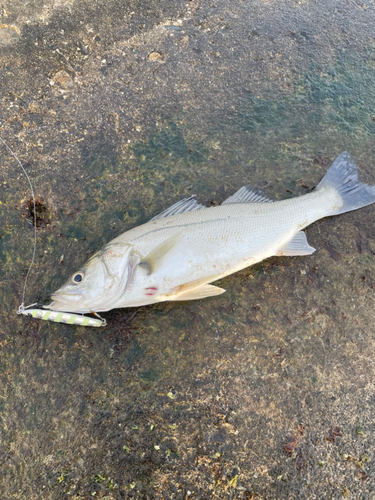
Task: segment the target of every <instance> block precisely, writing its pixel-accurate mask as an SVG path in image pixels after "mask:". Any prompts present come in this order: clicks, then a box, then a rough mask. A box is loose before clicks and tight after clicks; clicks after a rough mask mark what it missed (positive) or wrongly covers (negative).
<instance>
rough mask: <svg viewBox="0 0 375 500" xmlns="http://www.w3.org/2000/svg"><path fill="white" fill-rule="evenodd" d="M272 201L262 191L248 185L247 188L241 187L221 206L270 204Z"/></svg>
mask: <svg viewBox="0 0 375 500" xmlns="http://www.w3.org/2000/svg"><path fill="white" fill-rule="evenodd" d="M273 201H274V200H272V199H271V198H269V197H268V196H267V195H266V193H265V192H264V191H262V190H261V189H258V188H256V187H254V186H251V185H250V184H249V185H248V186H243V187H242V188H240V189H239V190H238V191H236V192H235V193H234V194H233V195H232V196H230V197H229V198H227V199H226V200H225V201H223V203H222V205H229V204H231V203H271V202H273Z"/></svg>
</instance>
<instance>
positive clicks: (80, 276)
mask: <svg viewBox="0 0 375 500" xmlns="http://www.w3.org/2000/svg"><path fill="white" fill-rule="evenodd" d="M83 277H84V274H83V272H82V271H79V272H78V273H74V274H73V276H72V277H71V278H70V281H71V282H72V283H73V285H78V284H79V283H81V281H82V280H83Z"/></svg>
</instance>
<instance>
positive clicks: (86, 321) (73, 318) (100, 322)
mask: <svg viewBox="0 0 375 500" xmlns="http://www.w3.org/2000/svg"><path fill="white" fill-rule="evenodd" d="M0 141H1V142H2V143H3V144H4V146H5V147H6V148H7V150H8V151H9V153H10V154H11V155H12V156H13V158H14V159H15V160H16V161H17V163H18V165H19V166H20V167H21V169H22V171H23V173H24V174H25V176H26V179H27V182H28V183H29V186H30V191H31V196H32V198H33V208H34V248H33V256H32V258H31V262H30V265H29V269H28V270H27V274H26V278H25V283H24V285H23V292H22V301H21V304H20V306H19V307H18V309H17V314H24V315H25V316H32V317H33V318H38V319H44V320H48V321H54V322H55V323H67V324H69V325H82V326H106V324H107V322H106V320H105V319H104V318H102V317H101V316H99V314H98V313H94V314H95V316H97V317H98V318H99V319H96V318H89V317H87V316H84V315H82V314H73V313H69V312H59V311H49V310H46V309H30V308H31V307H32V306H35V305H37V302H35V303H34V304H30V305H29V306H26V307H25V295H26V285H27V279H28V277H29V274H30V271H31V268H32V266H33V264H34V261H35V254H36V206H35V196H34V189H33V186H32V184H31V180H30V177H29V176H28V174H27V172H26V170H25V168H24V167H23V165H22V163H21V162H20V160H19V159H18V158H17V156H16V154H15V153H14V152H13V151H12V150H11V148H10V147H9V146H8V144H6V142H4V140H3V139H2V138H1V137H0Z"/></svg>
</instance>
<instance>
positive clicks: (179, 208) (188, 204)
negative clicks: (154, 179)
mask: <svg viewBox="0 0 375 500" xmlns="http://www.w3.org/2000/svg"><path fill="white" fill-rule="evenodd" d="M202 208H207V207H205V206H204V205H200V204H199V203H198V202H197V200H196V198H195V195H194V196H190V198H184V199H183V200H180V201H178V202H177V203H175V204H174V205H172V206H171V207H169V208H167V209H166V210H163V212H161V213H160V214H158V215H156V216H155V217H153V218H152V219H150V222H151V221H153V220H157V219H163V218H164V217H170V216H171V215H177V214H185V213H187V212H194V211H195V210H201V209H202Z"/></svg>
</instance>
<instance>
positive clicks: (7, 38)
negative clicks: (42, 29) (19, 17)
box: [0, 25, 20, 45]
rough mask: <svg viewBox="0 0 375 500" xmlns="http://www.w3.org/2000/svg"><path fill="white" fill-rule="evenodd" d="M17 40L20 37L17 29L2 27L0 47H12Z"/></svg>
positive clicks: (0, 29) (0, 30)
mask: <svg viewBox="0 0 375 500" xmlns="http://www.w3.org/2000/svg"><path fill="white" fill-rule="evenodd" d="M0 26H1V25H0ZM19 39H20V35H19V33H18V31H17V28H15V27H12V26H4V25H3V27H1V28H0V45H13V44H15V43H17V42H18V40H19Z"/></svg>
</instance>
